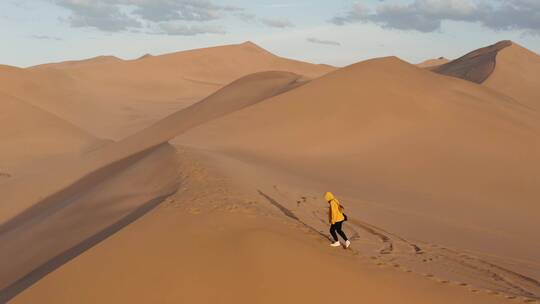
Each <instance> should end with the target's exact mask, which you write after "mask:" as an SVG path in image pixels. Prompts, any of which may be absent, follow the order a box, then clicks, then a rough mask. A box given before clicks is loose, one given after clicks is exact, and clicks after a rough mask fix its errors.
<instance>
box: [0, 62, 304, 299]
mask: <svg viewBox="0 0 540 304" xmlns="http://www.w3.org/2000/svg"><path fill="white" fill-rule="evenodd" d="M299 78H300V76H298V75H296V74H292V73H286V72H266V73H259V74H254V75H250V76H247V77H245V78H242V79H240V80H238V81H236V82H233V83H232V84H230V85H229V86H227V87H225V88H224V89H222V90H220V91H219V92H217V93H215V94H213V95H212V96H210V97H208V98H207V99H205V100H203V101H201V102H199V103H197V104H196V105H194V106H192V107H189V108H187V109H185V110H183V111H180V112H179V113H176V114H173V115H171V116H170V117H168V118H166V119H164V120H163V121H161V122H159V123H157V124H155V125H154V126H152V127H150V128H148V129H146V130H144V131H143V132H140V133H138V134H136V135H134V136H131V137H129V138H126V139H125V140H122V141H120V142H116V143H111V144H108V145H106V146H105V147H103V148H101V149H98V150H96V151H93V152H91V153H88V154H87V155H85V156H84V157H80V158H74V159H66V160H64V161H63V162H57V163H54V164H53V165H49V166H47V165H46V164H45V165H42V166H40V167H37V168H35V171H34V172H32V174H30V175H27V176H23V177H19V178H16V179H11V180H9V181H8V182H6V183H4V184H0V193H2V197H3V198H4V199H5V202H6V203H4V204H2V205H0V220H1V223H2V225H1V226H0V249H1V250H0V260H7V259H10V263H9V264H3V265H2V269H1V271H0V288H1V289H3V292H2V293H3V294H4V297H8V298H9V297H11V296H12V295H14V294H16V293H18V292H19V291H21V290H22V289H24V288H25V287H27V286H28V285H29V284H32V283H33V282H34V281H35V280H37V279H39V278H41V277H42V276H44V275H46V274H47V273H48V272H50V271H52V270H54V269H55V268H56V267H58V266H60V265H61V264H63V263H64V262H65V261H67V260H69V259H70V258H72V257H73V256H76V255H77V254H78V253H80V252H82V251H83V250H85V249H87V247H88V245H85V244H88V243H90V244H91V245H93V244H95V242H97V241H100V240H101V239H103V235H105V236H108V235H109V231H112V232H114V231H116V230H118V229H120V228H121V227H122V224H118V223H123V221H124V220H123V219H124V218H126V217H127V218H130V217H131V214H133V213H134V212H135V213H137V212H138V210H140V209H141V208H143V209H144V208H145V206H147V205H148V204H150V205H154V204H155V203H156V201H157V202H159V201H161V200H162V199H163V196H165V195H168V194H170V193H171V191H172V190H175V189H176V186H177V184H178V179H177V176H178V174H177V172H176V171H175V170H176V166H175V165H174V161H175V157H174V150H173V149H172V148H170V146H168V145H167V144H166V142H167V141H168V140H170V139H172V138H173V137H174V136H176V135H178V134H181V133H183V132H185V131H187V130H189V129H190V128H192V127H194V126H197V125H199V124H202V123H205V122H207V121H209V120H212V119H215V118H217V117H220V116H222V115H226V114H228V113H230V112H233V111H236V110H239V109H241V108H243V107H246V106H249V105H251V104H253V103H256V102H258V101H260V100H262V99H266V98H268V97H270V96H273V95H276V94H279V93H281V92H283V91H286V90H288V89H291V88H294V87H296V86H298V85H300V84H301V82H299ZM29 185H33V186H32V188H31V189H29ZM160 199H161V200H160ZM137 214H138V213H137ZM124 225H125V224H124ZM118 226H120V227H118ZM51 239H54V242H52V241H50V240H51ZM28 244H32V247H31V248H27V247H28ZM81 248H82V249H81ZM21 251H24V252H25V253H24V254H18V255H15V253H16V252H21Z"/></svg>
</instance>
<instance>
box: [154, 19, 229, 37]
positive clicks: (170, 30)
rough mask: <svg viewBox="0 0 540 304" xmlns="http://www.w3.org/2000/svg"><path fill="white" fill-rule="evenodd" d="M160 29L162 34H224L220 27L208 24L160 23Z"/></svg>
mask: <svg viewBox="0 0 540 304" xmlns="http://www.w3.org/2000/svg"><path fill="white" fill-rule="evenodd" d="M160 29H161V30H162V32H163V33H164V34H167V35H176V36H195V35H200V34H225V33H227V32H226V31H225V30H223V29H222V28H220V27H217V26H210V25H185V24H176V23H169V22H166V23H161V24H160Z"/></svg>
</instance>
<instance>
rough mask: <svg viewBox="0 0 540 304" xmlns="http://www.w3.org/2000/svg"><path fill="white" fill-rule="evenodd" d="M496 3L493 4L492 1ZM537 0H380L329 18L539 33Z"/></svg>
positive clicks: (400, 26)
mask: <svg viewBox="0 0 540 304" xmlns="http://www.w3.org/2000/svg"><path fill="white" fill-rule="evenodd" d="M494 2H495V3H494ZM538 11H540V1H538V0H498V1H490V2H487V1H483V0H415V1H414V2H412V3H410V4H401V3H395V2H392V3H383V4H379V5H378V6H377V7H376V8H375V10H374V11H372V10H370V9H369V8H368V7H366V6H363V5H361V4H356V5H354V6H353V7H352V8H351V10H349V11H348V12H346V13H344V14H341V15H339V16H336V17H334V18H332V19H331V20H330V21H331V22H332V23H334V24H337V25H344V24H347V23H355V22H364V23H367V22H370V23H375V24H378V25H380V26H382V27H384V28H393V29H400V30H416V31H420V32H433V31H437V30H439V29H440V28H441V24H442V22H443V21H446V20H450V21H464V22H476V23H479V24H482V25H484V26H485V27H487V28H490V29H493V30H523V31H527V32H532V33H538V34H540V14H539V13H538Z"/></svg>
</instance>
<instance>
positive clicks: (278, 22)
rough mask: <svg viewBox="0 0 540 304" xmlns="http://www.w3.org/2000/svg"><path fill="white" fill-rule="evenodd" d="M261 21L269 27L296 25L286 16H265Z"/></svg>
mask: <svg viewBox="0 0 540 304" xmlns="http://www.w3.org/2000/svg"><path fill="white" fill-rule="evenodd" d="M261 22H262V23H263V24H264V25H266V26H269V27H277V28H287V27H294V24H292V22H291V21H289V20H288V19H285V18H281V19H270V18H263V19H261Z"/></svg>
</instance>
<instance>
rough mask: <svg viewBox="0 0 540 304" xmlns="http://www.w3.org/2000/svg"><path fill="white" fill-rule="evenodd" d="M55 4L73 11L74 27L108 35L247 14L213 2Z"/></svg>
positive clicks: (90, 0) (69, 0) (64, 0)
mask: <svg viewBox="0 0 540 304" xmlns="http://www.w3.org/2000/svg"><path fill="white" fill-rule="evenodd" d="M53 1H54V2H55V3H56V4H57V5H59V6H62V7H64V8H66V9H68V10H69V11H70V12H71V16H69V17H68V19H67V21H68V22H69V23H70V24H71V26H73V27H95V28H97V29H99V30H102V31H108V32H117V31H124V30H133V28H142V27H143V25H144V24H147V25H150V26H152V25H154V26H155V25H157V24H159V23H160V22H168V21H188V22H206V21H211V20H216V19H220V18H223V17H224V16H226V15H227V14H233V13H240V12H242V11H243V9H242V8H239V7H235V6H231V5H218V4H215V3H214V2H212V1H210V0H53ZM183 27H184V28H189V27H190V26H187V25H185V26H183ZM191 27H193V28H197V27H198V26H195V25H192V26H191Z"/></svg>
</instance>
